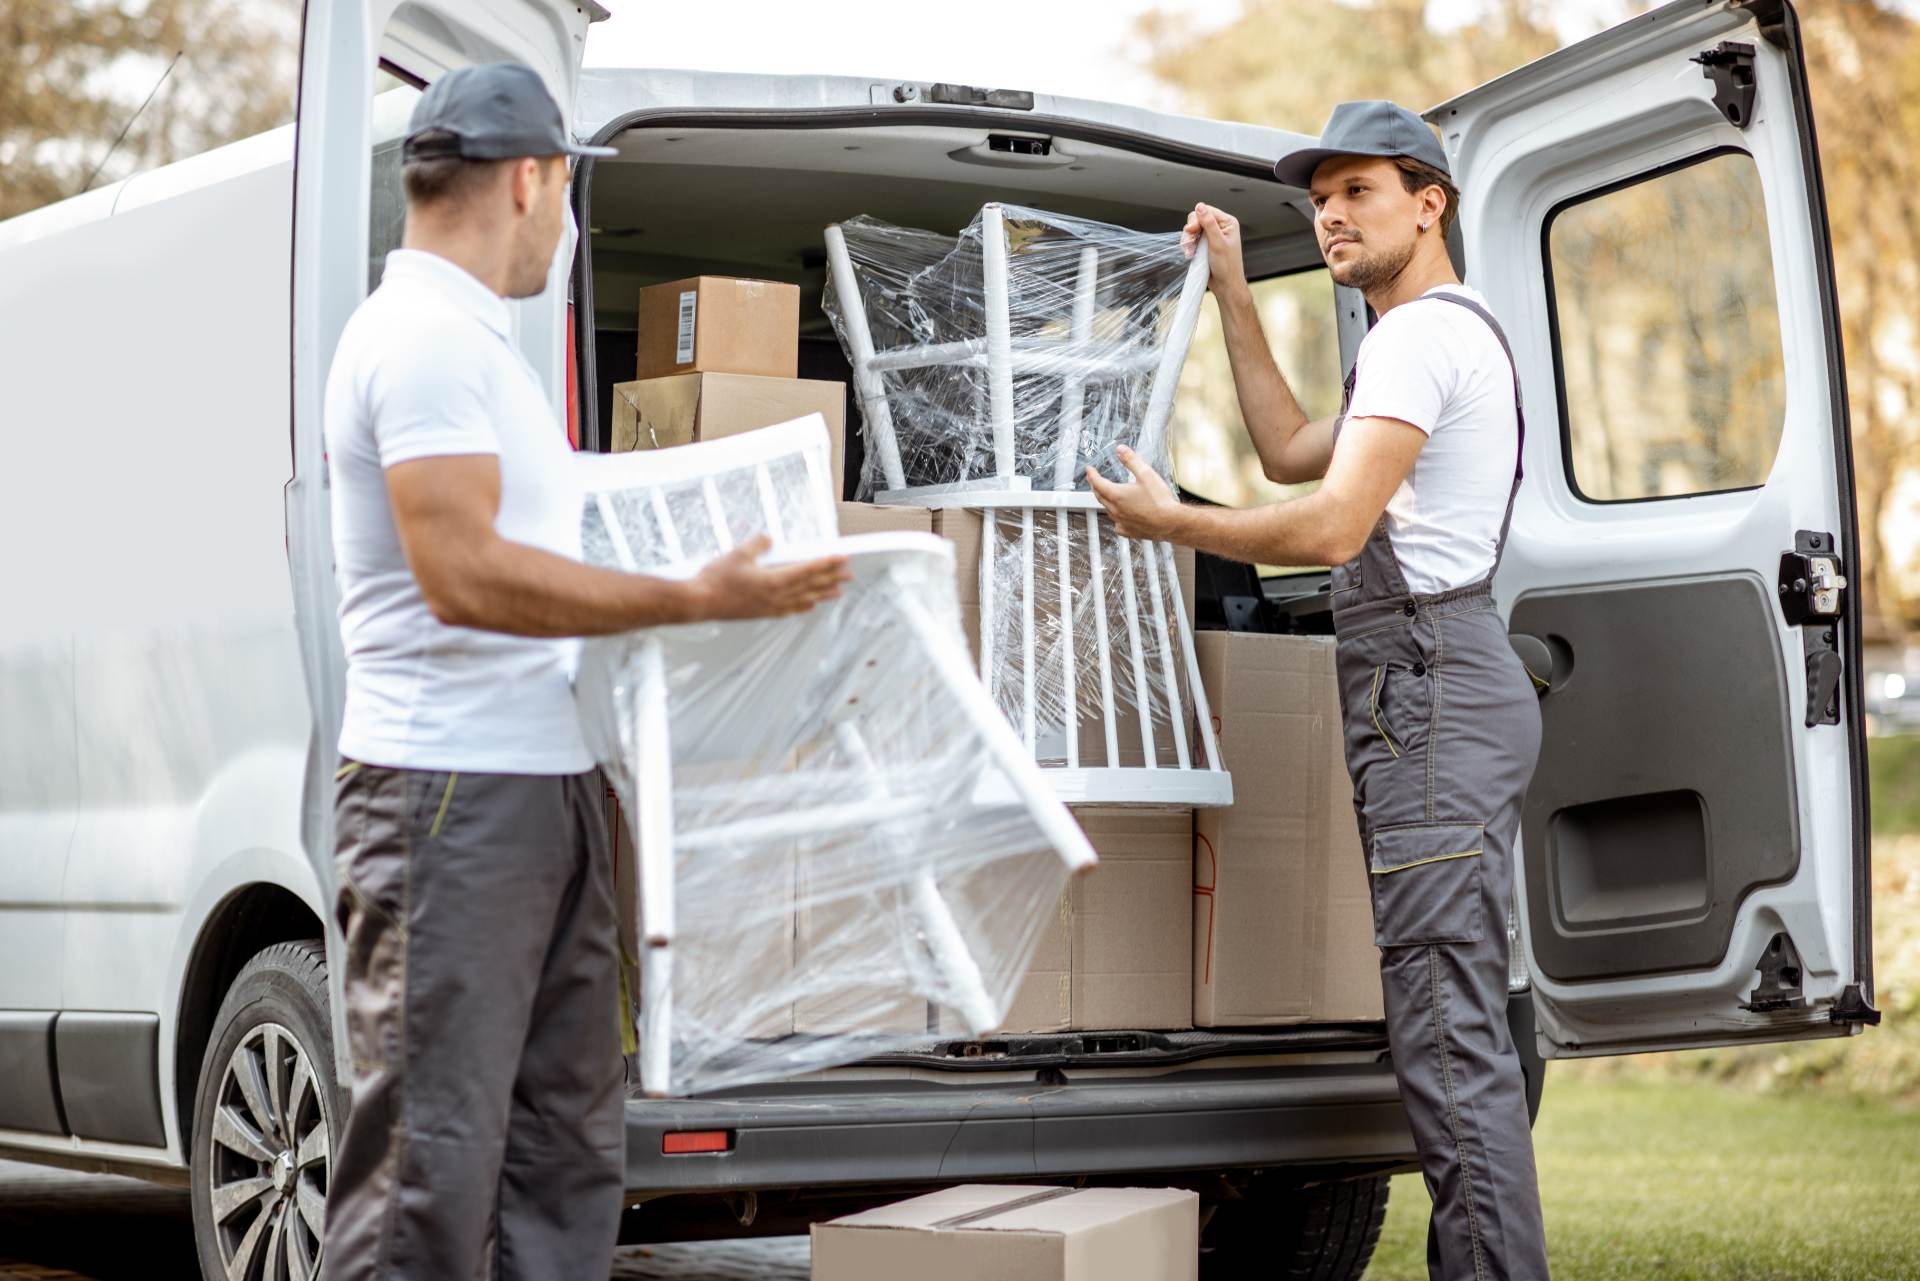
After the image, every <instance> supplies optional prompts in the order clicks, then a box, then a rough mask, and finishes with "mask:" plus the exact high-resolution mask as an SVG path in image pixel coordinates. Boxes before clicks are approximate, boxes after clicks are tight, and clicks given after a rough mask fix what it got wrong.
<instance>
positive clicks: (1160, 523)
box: [1087, 445, 1184, 540]
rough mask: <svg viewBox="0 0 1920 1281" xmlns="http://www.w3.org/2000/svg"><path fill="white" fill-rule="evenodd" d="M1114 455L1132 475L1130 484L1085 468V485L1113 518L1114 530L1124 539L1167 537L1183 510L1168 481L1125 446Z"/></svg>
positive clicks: (1158, 538)
mask: <svg viewBox="0 0 1920 1281" xmlns="http://www.w3.org/2000/svg"><path fill="white" fill-rule="evenodd" d="M1115 453H1117V454H1118V455H1119V457H1120V461H1121V462H1123V463H1125V464H1126V466H1127V470H1128V471H1130V472H1132V473H1133V483H1132V484H1126V485H1122V484H1116V483H1115V482H1113V481H1110V480H1108V479H1107V478H1106V477H1104V476H1102V475H1101V474H1100V473H1099V472H1097V471H1095V470H1094V469H1093V468H1091V467H1089V468H1087V484H1088V485H1090V486H1091V487H1092V488H1093V494H1094V497H1096V498H1098V499H1099V500H1100V505H1101V506H1102V507H1104V508H1106V509H1107V515H1108V516H1110V517H1112V518H1113V527H1114V528H1115V529H1116V530H1118V531H1120V533H1121V535H1122V536H1123V537H1126V538H1150V539H1154V540H1162V539H1166V538H1170V537H1171V536H1172V535H1173V531H1174V529H1175V528H1176V527H1177V526H1178V525H1179V523H1180V517H1181V514H1182V512H1183V511H1184V508H1183V507H1182V506H1181V503H1180V500H1179V499H1178V498H1175V497H1174V496H1173V490H1171V489H1169V488H1168V487H1167V482H1166V481H1164V480H1162V479H1160V473H1159V472H1156V471H1155V470H1154V469H1153V468H1151V467H1149V466H1147V464H1146V462H1145V461H1144V460H1142V459H1141V457H1140V455H1138V454H1136V453H1134V452H1133V451H1132V450H1131V449H1128V448H1127V447H1126V446H1125V445H1122V446H1120V447H1119V449H1117V450H1116V451H1115Z"/></svg>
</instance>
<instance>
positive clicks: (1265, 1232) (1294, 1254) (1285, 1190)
mask: <svg viewBox="0 0 1920 1281" xmlns="http://www.w3.org/2000/svg"><path fill="white" fill-rule="evenodd" d="M1386 1218H1387V1179H1386V1178H1385V1177H1384V1176H1383V1177H1380V1178H1365V1179H1349V1180H1345V1181H1342V1182H1339V1183H1321V1184H1316V1185H1314V1186H1312V1187H1304V1188H1303V1187H1299V1186H1297V1185H1289V1184H1284V1183H1281V1182H1279V1181H1278V1180H1274V1181H1270V1182H1269V1181H1261V1182H1257V1183H1255V1184H1254V1185H1253V1186H1252V1187H1251V1188H1249V1189H1248V1191H1247V1196H1246V1197H1245V1198H1244V1199H1242V1200H1238V1201H1222V1202H1220V1203H1219V1204H1218V1205H1217V1206H1216V1207H1215V1208H1214V1212H1213V1215H1212V1217H1211V1218H1209V1219H1208V1220H1207V1226H1206V1228H1205V1230H1204V1231H1202V1232H1201V1234H1200V1275H1201V1276H1202V1277H1204V1278H1206V1281H1360V1276H1361V1274H1362V1273H1364V1272H1365V1271H1366V1270H1367V1264H1368V1262H1369V1261H1370V1260H1371V1259H1372V1258H1373V1250H1374V1247H1375V1246H1377V1245H1378V1244H1379V1243H1380V1225H1381V1224H1383V1223H1385V1222H1386Z"/></svg>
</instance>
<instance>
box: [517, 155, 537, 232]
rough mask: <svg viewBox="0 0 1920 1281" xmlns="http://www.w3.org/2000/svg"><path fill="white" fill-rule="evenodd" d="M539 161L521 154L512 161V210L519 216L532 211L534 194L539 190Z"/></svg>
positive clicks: (524, 215)
mask: <svg viewBox="0 0 1920 1281" xmlns="http://www.w3.org/2000/svg"><path fill="white" fill-rule="evenodd" d="M540 178H541V174H540V161H539V160H538V159H537V158H535V157H533V156H522V157H520V158H519V159H518V160H516V161H514V162H513V211H514V212H515V213H516V214H519V215H520V216H521V217H523V218H524V217H526V216H527V215H528V214H529V213H531V212H533V204H534V196H535V195H536V194H537V193H538V192H539V190H540Z"/></svg>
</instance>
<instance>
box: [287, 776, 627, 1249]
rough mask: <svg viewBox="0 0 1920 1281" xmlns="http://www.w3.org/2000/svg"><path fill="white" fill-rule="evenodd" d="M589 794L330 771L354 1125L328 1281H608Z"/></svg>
mask: <svg viewBox="0 0 1920 1281" xmlns="http://www.w3.org/2000/svg"><path fill="white" fill-rule="evenodd" d="M604 795H605V792H604V784H603V783H602V781H601V777H600V774H599V773H598V771H590V772H588V773H585V774H578V775H570V776H563V777H562V776H536V775H514V774H466V773H460V774H447V773H428V772H423V771H416V770H402V769H388V768H384V767H380V766H374V765H361V764H359V763H357V762H352V761H346V762H343V763H342V765H341V770H340V777H339V782H338V791H337V794H336V798H335V804H334V820H335V832H336V849H337V859H336V871H337V874H338V876H337V879H338V886H339V891H338V895H339V897H338V904H337V909H336V910H337V912H338V915H339V919H340V926H341V929H342V930H343V932H344V934H345V937H346V976H345V977H346V1022H347V1038H348V1042H349V1046H350V1049H351V1053H352V1059H353V1104H352V1108H351V1109H350V1111H349V1113H348V1115H347V1120H346V1125H345V1129H344V1133H343V1136H342V1141H341V1144H340V1148H339V1151H338V1152H336V1153H335V1157H334V1161H333V1168H332V1186H331V1188H330V1190H329V1195H328V1202H327V1219H326V1242H325V1250H324V1254H323V1256H322V1257H323V1261H324V1262H323V1268H322V1271H323V1275H324V1276H325V1277H327V1278H329V1281H374V1279H378V1281H390V1279H393V1281H397V1279H399V1278H405V1279H406V1281H425V1279H428V1278H435V1279H438V1278H445V1281H475V1278H483V1277H489V1276H491V1277H493V1278H495V1281H518V1279H519V1278H540V1279H541V1281H573V1279H575V1278H578V1279H580V1281H602V1279H603V1278H605V1277H606V1275H607V1273H608V1271H609V1270H610V1268H611V1266H612V1257H613V1248H614V1243H615V1238H616V1235H617V1233H618V1230H619V1220H620V1209H621V1202H622V1194H623V1190H624V1183H625V1147H624V1138H625V1134H624V1120H623V1118H624V1109H623V1101H624V1098H625V1087H624V1065H623V1063H622V1060H621V1056H620V1027H619V1019H620V1011H619V971H618V958H619V950H618V943H617V942H616V937H615V923H614V902H613V864H612V859H611V855H610V853H609V850H608V845H607V833H606V822H605V816H604V799H603V798H604ZM489 1243H491V1244H490V1245H489Z"/></svg>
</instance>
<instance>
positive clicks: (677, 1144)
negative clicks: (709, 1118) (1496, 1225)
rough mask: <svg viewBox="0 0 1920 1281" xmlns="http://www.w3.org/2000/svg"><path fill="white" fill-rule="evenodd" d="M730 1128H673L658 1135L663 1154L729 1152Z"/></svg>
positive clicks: (730, 1147)
mask: <svg viewBox="0 0 1920 1281" xmlns="http://www.w3.org/2000/svg"><path fill="white" fill-rule="evenodd" d="M732 1150H733V1131H732V1130H674V1131H671V1132H670V1133H667V1134H663V1135H661V1136H660V1152H661V1155H663V1156H691V1155H692V1154H694V1153H696V1152H731V1151H732Z"/></svg>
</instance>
